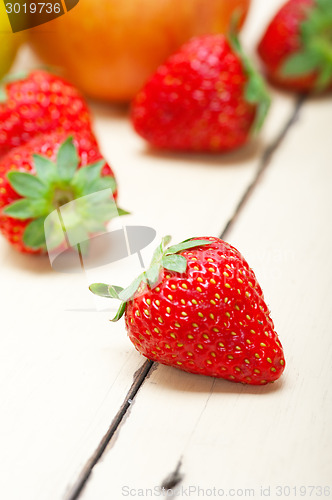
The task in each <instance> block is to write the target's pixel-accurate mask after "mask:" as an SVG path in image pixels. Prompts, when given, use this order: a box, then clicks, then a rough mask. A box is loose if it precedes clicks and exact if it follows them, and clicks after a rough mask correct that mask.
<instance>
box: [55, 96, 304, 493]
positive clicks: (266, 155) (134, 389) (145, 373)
mask: <svg viewBox="0 0 332 500" xmlns="http://www.w3.org/2000/svg"><path fill="white" fill-rule="evenodd" d="M305 100H306V97H305V96H299V98H298V99H297V101H296V103H295V106H294V108H293V111H292V113H291V115H290V117H289V119H288V120H287V122H286V123H285V125H284V126H283V128H282V129H281V131H280V133H279V135H278V136H277V137H276V139H275V140H274V141H273V142H272V143H271V144H270V145H269V146H267V148H266V149H265V150H264V151H263V153H262V155H261V158H260V162H259V165H258V169H257V172H256V175H255V177H254V179H253V180H252V182H251V183H250V184H249V186H248V187H247V189H246V190H245V192H244V194H243V196H242V197H241V199H240V201H239V203H238V205H237V207H236V208H235V210H234V213H233V215H232V217H231V218H230V219H229V221H228V222H227V224H226V226H225V228H224V230H223V231H222V233H221V234H220V236H219V237H220V238H221V239H225V237H226V236H227V233H228V232H229V230H230V229H231V227H232V226H233V225H234V224H235V222H236V220H237V218H238V217H239V215H240V213H241V212H242V211H243V209H244V207H245V205H246V203H247V202H248V200H249V198H250V197H251V196H252V194H253V192H254V190H255V187H256V186H257V184H258V183H259V182H260V180H261V178H262V176H263V174H264V172H265V171H266V169H267V168H268V166H269V165H270V163H271V160H272V158H273V155H274V153H275V152H276V150H277V149H278V148H279V147H280V145H281V144H282V142H283V141H284V139H285V137H286V135H287V133H288V131H289V130H290V128H291V127H292V126H293V125H294V124H295V123H296V121H297V120H298V117H299V113H300V110H301V107H302V105H303V104H304V102H305ZM156 367H157V363H155V362H152V361H149V360H146V361H145V362H144V364H143V365H142V367H141V368H140V369H139V370H138V371H137V372H136V373H135V375H134V380H133V383H132V385H131V388H130V389H129V391H128V393H127V394H126V397H125V399H124V401H123V403H122V405H121V407H120V409H119V411H118V413H117V414H116V416H115V417H114V419H113V421H112V423H111V425H110V427H109V429H108V430H107V432H106V434H105V436H104V437H103V439H102V440H101V441H100V443H99V445H98V446H97V448H96V450H95V452H94V453H93V455H92V456H91V457H90V459H89V460H88V461H87V462H86V464H85V465H84V467H83V469H82V471H81V473H80V475H79V477H78V478H77V480H76V482H75V483H74V485H73V486H72V487H71V488H70V491H69V493H68V494H66V495H65V496H64V500H78V499H79V497H80V494H81V492H82V491H83V488H84V486H85V484H86V483H87V481H88V479H89V477H90V475H91V473H92V470H93V468H94V467H95V465H96V464H97V463H98V461H99V460H100V458H101V457H102V455H103V453H104V451H105V450H106V448H107V446H108V445H109V444H110V443H111V441H112V439H113V437H114V435H115V433H116V432H117V431H118V430H119V429H120V426H121V424H122V422H123V420H124V418H125V416H126V414H127V412H128V410H129V409H130V407H131V405H132V403H133V402H134V399H135V397H136V395H137V393H138V391H139V390H140V388H141V387H142V385H143V384H144V382H145V380H146V379H147V378H148V377H149V375H150V374H151V372H152V371H153V369H155V368H156ZM181 463H182V457H181V458H180V459H179V461H178V465H177V467H176V470H175V471H173V472H171V474H169V476H167V478H166V479H165V483H167V485H169V482H170V478H171V482H172V487H174V486H176V485H177V484H179V483H180V482H181V480H182V478H183V476H182V474H180V467H181Z"/></svg>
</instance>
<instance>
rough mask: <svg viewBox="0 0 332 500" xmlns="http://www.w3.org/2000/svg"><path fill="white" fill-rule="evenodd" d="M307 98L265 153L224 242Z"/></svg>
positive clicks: (224, 231)
mask: <svg viewBox="0 0 332 500" xmlns="http://www.w3.org/2000/svg"><path fill="white" fill-rule="evenodd" d="M305 100H306V97H305V96H304V95H300V96H299V97H298V99H297V101H296V104H295V106H294V109H293V112H292V114H291V116H290V117H289V119H288V120H287V122H286V123H285V125H284V127H283V128H282V129H281V131H280V133H279V135H278V136H277V137H276V139H275V140H274V141H273V142H272V143H271V144H270V145H269V146H268V147H267V148H266V149H265V150H264V151H263V153H262V156H261V159H260V162H259V165H258V169H257V172H256V175H255V177H254V179H253V180H252V182H251V183H250V184H249V186H248V187H247V189H246V191H245V192H244V194H243V196H242V198H241V199H240V201H239V203H238V205H237V207H236V209H235V211H234V214H233V215H232V216H231V218H230V219H229V221H228V222H227V224H226V226H225V228H224V230H223V231H222V233H221V235H220V236H219V238H221V239H222V240H224V239H225V238H226V237H227V234H228V232H229V230H230V228H231V227H232V226H233V224H234V223H235V222H236V219H237V218H238V217H239V215H240V213H241V212H242V211H243V209H244V207H245V205H246V203H247V201H248V200H249V198H250V197H251V196H252V194H253V192H254V190H255V188H256V186H257V184H258V183H259V182H260V180H261V178H262V176H263V174H264V172H265V171H266V170H267V168H268V166H269V165H270V163H271V160H272V158H273V156H274V154H275V153H276V151H277V150H278V148H279V147H280V146H281V144H282V143H283V141H284V139H285V137H286V135H287V133H288V132H289V130H290V129H291V127H292V126H293V125H294V124H295V123H296V122H297V120H298V118H299V114H300V110H301V107H302V105H303V103H304V102H305Z"/></svg>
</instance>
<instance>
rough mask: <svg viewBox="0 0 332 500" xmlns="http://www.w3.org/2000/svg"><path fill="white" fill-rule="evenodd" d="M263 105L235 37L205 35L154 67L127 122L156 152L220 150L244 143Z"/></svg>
mask: <svg viewBox="0 0 332 500" xmlns="http://www.w3.org/2000/svg"><path fill="white" fill-rule="evenodd" d="M269 104H270V100H269V97H268V95H267V93H266V90H265V87H264V83H263V80H262V79H261V78H260V76H259V75H258V74H257V73H256V72H255V71H254V69H253V68H252V66H251V64H250V63H249V61H248V59H247V58H246V57H245V56H244V54H243V53H242V50H241V47H240V44H239V42H238V40H237V38H236V36H235V35H230V37H229V40H228V39H227V38H226V37H225V36H224V35H205V36H201V37H197V38H193V39H192V40H190V41H189V42H188V43H186V44H185V45H183V46H182V47H181V48H180V49H179V51H178V52H176V53H175V54H173V55H172V56H171V57H170V58H169V59H168V60H167V61H166V62H165V63H164V64H163V65H162V66H160V67H159V68H158V69H157V71H156V73H155V74H154V75H153V76H152V77H151V78H150V80H149V81H148V82H147V83H146V85H145V86H144V87H143V89H142V90H141V91H140V92H139V93H138V95H137V96H136V98H135V99H134V101H133V105H132V111H131V118H132V122H133V125H134V128H135V129H136V131H137V132H138V133H139V134H140V135H141V136H142V137H143V138H144V139H146V140H147V141H148V142H149V143H150V144H151V145H152V146H154V147H156V148H161V149H171V150H184V151H208V152H224V151H229V150H232V149H235V148H238V147H240V146H242V145H243V144H244V143H245V142H247V141H248V138H249V137H250V134H251V132H252V131H253V129H254V128H256V129H257V128H259V127H260V126H261V125H262V123H263V121H264V118H265V115H266V113H267V110H268V108H269Z"/></svg>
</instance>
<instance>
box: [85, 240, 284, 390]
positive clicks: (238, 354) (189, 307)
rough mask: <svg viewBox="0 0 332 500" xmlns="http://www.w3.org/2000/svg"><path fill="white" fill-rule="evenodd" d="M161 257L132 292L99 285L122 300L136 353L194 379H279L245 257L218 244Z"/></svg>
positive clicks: (189, 244) (264, 311)
mask: <svg viewBox="0 0 332 500" xmlns="http://www.w3.org/2000/svg"><path fill="white" fill-rule="evenodd" d="M169 241H170V238H169V237H166V238H164V239H163V242H162V244H161V245H160V247H159V248H158V249H157V250H156V252H155V254H154V256H153V259H152V262H151V265H150V267H149V269H148V270H147V271H146V272H145V273H143V274H141V275H140V276H139V277H138V278H137V279H136V280H135V281H134V282H133V283H132V284H131V285H130V286H129V287H128V288H126V289H125V290H123V289H122V288H120V287H114V286H109V285H105V284H102V283H95V284H93V285H91V287H90V290H91V291H92V292H93V293H95V294H97V295H101V296H103V297H111V298H118V299H120V300H121V301H122V302H121V305H120V308H119V311H118V313H117V315H116V316H115V318H114V321H116V320H118V319H119V318H120V317H121V315H122V314H125V322H126V328H127V332H128V335H129V338H130V340H131V341H132V342H133V343H134V345H135V347H136V349H137V350H138V351H139V352H140V353H141V354H143V355H144V356H146V357H147V358H149V359H151V360H153V361H157V362H159V363H162V364H165V365H170V366H174V367H177V368H180V369H181V370H185V371H187V372H191V373H198V374H202V375H209V376H212V377H222V378H225V379H227V380H232V381H234V382H242V383H245V384H253V385H258V384H259V385H261V384H266V383H268V382H273V381H274V380H276V379H277V378H279V377H280V375H281V373H282V372H283V370H284V367H285V359H284V354H283V349H282V346H281V344H280V342H279V339H278V336H277V334H276V332H275V330H274V325H273V321H272V319H271V317H270V312H269V310H268V308H267V306H266V304H265V302H264V297H263V292H262V290H261V287H260V286H259V284H258V282H257V280H256V277H255V274H254V272H253V271H252V270H251V269H250V267H249V266H248V264H247V262H246V261H245V260H244V258H243V257H242V255H241V254H240V253H239V252H238V250H236V249H235V248H234V247H232V246H231V245H229V244H228V243H226V242H224V241H222V240H220V239H218V238H214V237H208V238H193V239H190V240H186V241H184V242H182V243H180V244H179V245H175V246H172V247H169V248H165V246H166V245H167V244H168V242H169Z"/></svg>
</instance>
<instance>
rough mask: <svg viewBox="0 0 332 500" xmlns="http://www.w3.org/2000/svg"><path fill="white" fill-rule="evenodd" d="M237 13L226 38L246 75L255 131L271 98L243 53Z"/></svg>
mask: <svg viewBox="0 0 332 500" xmlns="http://www.w3.org/2000/svg"><path fill="white" fill-rule="evenodd" d="M238 19H239V18H238V15H237V12H236V13H235V15H234V17H233V19H232V22H231V27H230V30H229V33H228V40H229V42H230V44H231V47H232V49H233V50H234V52H235V53H236V54H237V55H238V56H239V58H240V59H241V61H242V65H243V69H244V71H245V73H246V75H247V79H248V80H247V84H246V86H245V99H246V101H247V102H249V103H250V104H253V105H256V116H255V120H254V122H253V125H252V129H251V132H252V133H256V132H259V130H260V129H261V128H262V126H263V123H264V121H265V118H266V116H267V114H268V111H269V109H270V105H271V98H270V96H269V93H268V91H267V88H266V85H265V81H264V79H263V77H262V76H261V75H260V74H259V73H258V72H257V71H256V69H255V68H254V66H253V64H252V62H251V61H250V59H249V58H248V57H247V55H246V54H245V53H244V51H243V48H242V45H241V43H240V40H239V38H238V28H237V26H238V24H239V22H238Z"/></svg>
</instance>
